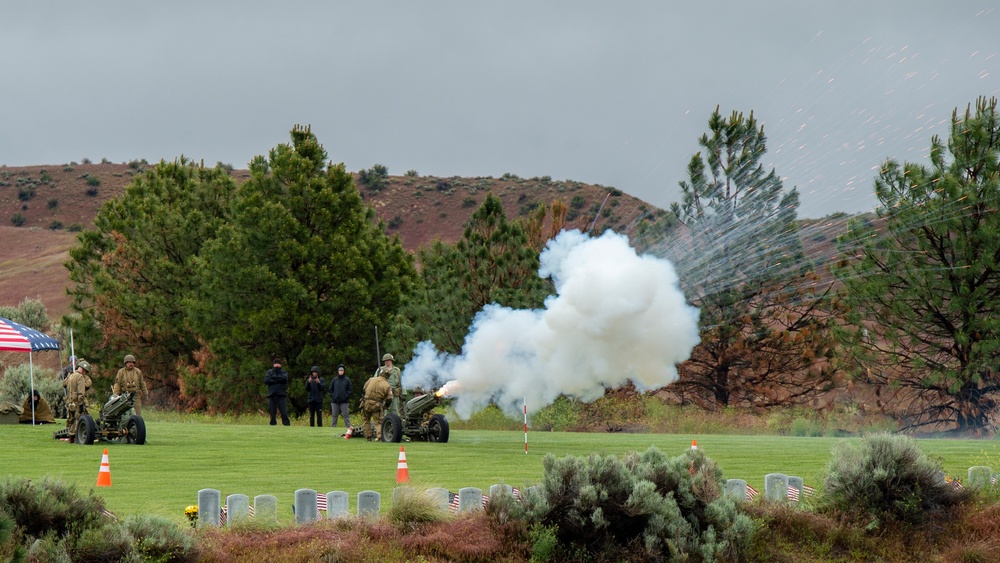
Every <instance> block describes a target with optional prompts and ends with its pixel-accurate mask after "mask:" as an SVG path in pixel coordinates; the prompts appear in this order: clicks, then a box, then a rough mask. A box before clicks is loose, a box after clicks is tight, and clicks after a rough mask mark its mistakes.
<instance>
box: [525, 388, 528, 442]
mask: <svg viewBox="0 0 1000 563" xmlns="http://www.w3.org/2000/svg"><path fill="white" fill-rule="evenodd" d="M524 455H528V397H525V398H524Z"/></svg>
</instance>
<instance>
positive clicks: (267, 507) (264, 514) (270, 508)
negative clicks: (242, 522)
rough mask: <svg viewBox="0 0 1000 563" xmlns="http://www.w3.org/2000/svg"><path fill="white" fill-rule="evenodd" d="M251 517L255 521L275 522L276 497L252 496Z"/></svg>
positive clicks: (276, 514)
mask: <svg viewBox="0 0 1000 563" xmlns="http://www.w3.org/2000/svg"><path fill="white" fill-rule="evenodd" d="M253 517H254V519H255V520H256V521H257V522H263V523H265V524H276V523H277V522H278V497H276V496H274V495H257V496H255V497H253Z"/></svg>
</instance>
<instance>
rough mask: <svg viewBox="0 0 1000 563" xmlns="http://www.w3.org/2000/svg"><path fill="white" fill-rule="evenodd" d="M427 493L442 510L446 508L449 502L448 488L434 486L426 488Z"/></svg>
mask: <svg viewBox="0 0 1000 563" xmlns="http://www.w3.org/2000/svg"><path fill="white" fill-rule="evenodd" d="M427 495H428V496H429V497H431V498H432V499H434V502H435V503H436V504H437V505H438V507H439V508H441V509H442V510H448V507H449V505H450V504H451V502H450V501H451V493H450V492H448V489H443V488H441V487H434V488H433V489H427Z"/></svg>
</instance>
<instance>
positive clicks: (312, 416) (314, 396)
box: [306, 366, 326, 428]
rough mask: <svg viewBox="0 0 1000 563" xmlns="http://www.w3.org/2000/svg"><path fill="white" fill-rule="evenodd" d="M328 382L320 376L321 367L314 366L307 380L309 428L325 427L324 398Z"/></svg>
mask: <svg viewBox="0 0 1000 563" xmlns="http://www.w3.org/2000/svg"><path fill="white" fill-rule="evenodd" d="M324 395H326V382H325V381H323V378H322V377H320V376H319V366H313V367H312V369H311V370H309V377H307V378H306V404H307V405H308V406H309V426H319V427H320V428H322V427H323V396H324Z"/></svg>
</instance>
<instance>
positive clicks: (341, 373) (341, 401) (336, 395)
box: [330, 364, 351, 429]
mask: <svg viewBox="0 0 1000 563" xmlns="http://www.w3.org/2000/svg"><path fill="white" fill-rule="evenodd" d="M350 401H351V380H350V379H348V378H347V376H346V375H345V370H344V364H340V365H339V366H337V376H336V377H334V378H333V379H332V380H331V381H330V411H331V412H332V413H333V424H331V426H333V427H334V428H336V427H337V416H338V415H339V416H341V417H343V419H344V427H345V428H347V429H350V428H351V415H350V414H348V412H347V405H348V404H349V403H350Z"/></svg>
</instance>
